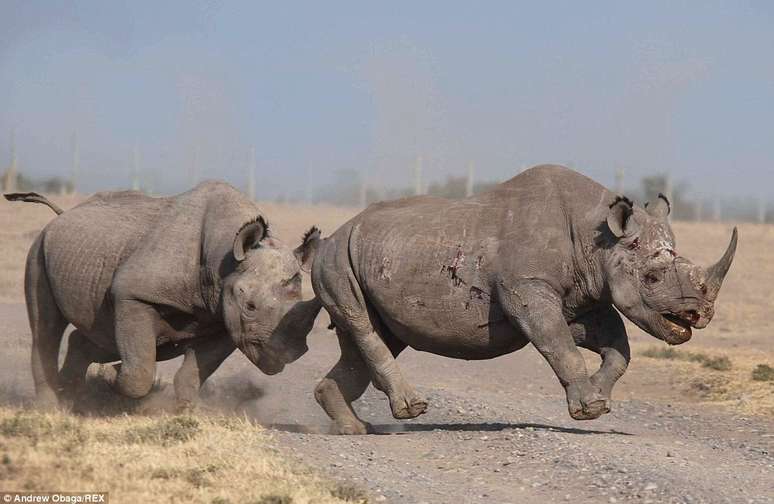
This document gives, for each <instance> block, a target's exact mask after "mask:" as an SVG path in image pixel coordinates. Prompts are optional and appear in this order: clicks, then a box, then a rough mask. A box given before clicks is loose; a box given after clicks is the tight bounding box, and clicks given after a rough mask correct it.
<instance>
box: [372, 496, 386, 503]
mask: <svg viewBox="0 0 774 504" xmlns="http://www.w3.org/2000/svg"><path fill="white" fill-rule="evenodd" d="M386 500H387V497H385V496H384V495H377V496H376V497H374V501H376V502H384V501H386Z"/></svg>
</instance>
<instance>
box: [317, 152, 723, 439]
mask: <svg viewBox="0 0 774 504" xmlns="http://www.w3.org/2000/svg"><path fill="white" fill-rule="evenodd" d="M668 213H669V204H668V202H667V201H666V198H659V199H658V200H657V201H656V202H653V203H651V204H650V205H649V206H647V208H646V209H643V208H639V207H636V206H632V205H631V203H630V202H629V201H628V200H626V199H625V198H620V197H617V196H616V195H615V194H613V193H611V192H610V191H608V190H607V189H605V188H604V187H602V186H601V185H599V184H597V183H596V182H594V181H592V180H590V179H588V178H586V177H584V176H582V175H580V174H578V173H575V172H573V171H571V170H569V169H566V168H563V167H558V166H539V167H535V168H533V169H531V170H528V171H526V172H524V173H523V174H521V175H519V176H517V177H515V178H513V179H511V180H509V181H508V182H505V183H503V184H500V185H499V186H497V187H496V188H495V189H493V190H492V191H489V192H487V193H484V194H480V195H477V196H474V197H471V198H467V199H464V200H460V201H450V200H445V199H439V198H432V197H416V198H408V199H404V200H399V201H394V202H389V203H382V204H378V205H373V206H371V207H369V208H368V209H366V210H365V211H363V212H362V213H361V214H359V215H357V216H356V217H355V218H353V219H352V220H351V221H349V222H348V223H346V224H344V225H343V226H342V227H341V228H339V229H338V230H337V231H336V232H335V233H334V234H333V235H332V236H330V237H329V238H327V239H325V240H323V242H322V243H321V244H320V245H319V248H318V251H317V256H316V259H315V261H314V264H313V266H312V285H313V287H314V290H315V292H316V294H317V296H318V297H319V299H320V301H321V302H322V304H323V306H324V307H325V309H326V310H327V311H328V313H329V314H330V316H331V319H332V321H333V323H334V325H335V327H336V329H337V333H338V338H339V343H340V346H341V359H340V360H339V362H338V363H337V364H336V365H335V366H334V368H333V369H332V370H331V371H330V372H329V373H328V375H327V376H326V377H325V378H324V379H323V380H322V381H321V382H320V384H319V385H318V386H317V388H316V390H315V396H316V398H317V400H318V402H319V403H320V405H321V406H322V407H323V408H324V409H325V411H326V412H327V413H328V415H329V416H330V417H331V418H332V419H333V420H334V425H335V429H336V430H337V431H338V432H340V433H344V434H355V433H365V432H366V429H367V426H366V425H365V424H364V423H363V422H362V421H361V420H360V419H359V418H358V417H357V416H356V414H355V412H354V411H353V410H352V407H351V403H352V401H354V400H355V399H357V398H358V397H359V396H360V395H361V394H362V393H363V391H364V390H365V388H366V387H367V385H368V383H369V381H373V383H374V385H375V386H376V387H377V388H378V389H380V390H382V391H384V392H385V393H386V394H387V395H388V397H389V400H390V406H391V409H392V413H393V416H394V417H395V418H412V417H416V416H417V415H420V414H422V413H423V412H424V411H425V409H426V407H427V402H426V401H425V400H424V399H423V398H421V397H419V396H418V395H417V394H416V392H415V391H414V389H413V388H412V387H411V386H410V385H409V384H408V383H407V382H406V381H405V380H404V378H403V376H402V374H401V371H400V369H399V368H398V366H397V365H396V363H395V357H396V356H397V355H398V354H399V353H400V352H401V351H402V350H403V349H404V348H405V347H406V346H411V347H412V348H415V349H417V350H421V351H426V352H431V353H435V354H439V355H445V356H448V357H454V358H459V359H491V358H493V357H496V356H499V355H503V354H506V353H510V352H513V351H515V350H518V349H520V348H522V347H523V346H525V345H526V344H527V343H532V344H533V345H534V346H535V347H536V348H537V349H538V350H539V351H540V353H541V354H542V355H543V356H544V357H545V359H546V360H547V361H548V363H549V364H550V365H551V367H552V368H553V370H554V372H555V373H556V375H557V377H558V378H559V381H560V382H561V384H562V385H563V386H564V388H565V391H566V394H567V403H568V408H569V413H570V415H571V416H572V418H575V419H578V420H583V419H592V418H597V417H599V416H600V415H602V414H603V413H607V412H608V411H609V408H610V395H611V391H612V388H613V385H614V384H615V382H616V380H618V378H620V377H621V376H622V375H623V373H624V371H625V370H626V367H627V365H628V362H629V358H630V353H629V344H628V339H627V335H626V331H625V329H624V324H623V321H622V319H621V317H620V315H619V314H618V312H620V313H622V314H623V315H625V316H626V317H627V318H629V319H630V320H631V321H633V322H634V323H635V324H637V325H638V326H640V327H641V328H642V329H644V330H645V331H647V332H648V333H650V334H651V335H653V336H655V337H656V338H659V339H662V340H664V341H666V342H667V343H670V344H679V343H683V342H685V341H687V340H688V339H689V338H690V337H691V326H693V327H696V328H702V327H705V326H706V325H707V324H708V323H709V321H710V319H711V318H712V316H713V314H714V301H715V299H716V297H717V294H718V291H719V289H720V285H721V283H722V281H723V278H724V276H725V274H726V273H727V271H728V267H729V266H730V264H731V261H732V259H733V255H734V251H735V249H736V230H734V236H733V239H732V243H731V245H730V246H729V247H728V250H727V252H726V254H725V256H724V257H723V259H722V260H721V261H720V262H719V263H718V264H716V265H715V266H713V267H711V268H709V269H704V268H701V267H699V266H696V265H694V264H692V263H691V262H690V261H688V260H687V259H685V258H684V257H682V256H680V255H679V254H678V253H677V252H676V246H675V240H674V236H673V234H672V230H671V228H670V226H669V223H668V219H667V215H668ZM616 309H617V310H618V311H616ZM578 346H580V347H584V348H588V349H590V350H592V351H594V352H597V353H599V354H600V355H601V357H602V364H601V367H600V369H599V371H597V372H596V373H595V374H593V375H592V376H591V377H589V375H588V373H587V370H586V365H585V363H584V360H583V357H582V356H581V354H580V352H579V351H578V348H577V347H578Z"/></svg>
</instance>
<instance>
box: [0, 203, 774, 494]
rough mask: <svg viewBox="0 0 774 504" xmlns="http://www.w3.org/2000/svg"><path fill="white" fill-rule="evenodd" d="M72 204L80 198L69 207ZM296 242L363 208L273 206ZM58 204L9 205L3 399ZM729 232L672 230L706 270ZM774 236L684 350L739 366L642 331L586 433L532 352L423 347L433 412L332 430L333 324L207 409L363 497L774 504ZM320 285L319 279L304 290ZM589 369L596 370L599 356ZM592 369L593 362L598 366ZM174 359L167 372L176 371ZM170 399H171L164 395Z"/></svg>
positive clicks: (748, 240)
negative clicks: (607, 407)
mask: <svg viewBox="0 0 774 504" xmlns="http://www.w3.org/2000/svg"><path fill="white" fill-rule="evenodd" d="M59 201H60V202H61V203H62V205H63V206H65V207H67V206H68V205H71V204H72V203H73V202H74V201H75V200H59ZM262 207H263V209H264V211H265V212H266V213H267V215H268V216H269V220H270V222H271V223H272V225H273V226H274V228H275V230H276V232H277V235H278V236H279V237H280V238H282V239H283V240H285V241H286V242H289V243H295V242H297V241H298V240H299V239H300V236H301V234H302V233H303V231H304V229H305V228H307V227H308V226H309V225H311V224H317V225H319V226H320V227H321V228H322V229H323V232H324V234H327V233H329V232H332V231H333V230H335V228H336V227H337V226H338V225H339V224H341V223H343V222H344V221H345V220H346V219H347V218H348V217H350V216H351V215H353V214H354V213H355V210H353V209H338V208H329V207H299V206H287V205H277V204H265V205H262ZM51 217H53V214H51V213H50V211H49V210H48V209H45V208H41V207H36V206H32V205H19V204H17V205H13V206H12V205H10V204H8V203H6V202H4V201H3V202H0V243H2V249H3V253H2V255H0V320H1V321H2V326H1V327H2V335H0V348H2V351H1V352H0V369H2V372H0V402H2V403H5V404H9V403H10V404H23V403H24V402H25V401H27V400H28V399H29V398H30V397H31V395H32V386H31V377H30V374H29V369H28V365H27V361H28V355H29V350H28V349H29V329H28V326H27V321H26V315H25V313H24V306H23V295H22V277H23V268H24V256H25V254H26V250H27V247H29V244H30V243H31V241H32V239H33V238H34V236H35V234H36V233H37V232H38V231H39V230H40V229H41V227H42V226H43V225H45V223H46V222H47V221H48V220H49V219H50V218H51ZM731 228H732V226H731V225H729V224H725V223H720V224H694V223H676V224H675V225H674V229H675V232H676V235H677V237H678V250H679V252H680V253H681V254H683V255H686V256H687V257H689V258H691V259H694V260H695V261H696V262H698V263H700V264H708V263H710V262H712V261H714V260H716V259H717V258H718V257H719V256H720V255H721V254H722V252H723V250H724V247H725V246H726V244H727V240H728V239H729V237H730V231H731ZM772 246H774V226H759V225H742V226H740V245H739V251H738V254H737V259H736V261H735V263H734V266H733V267H732V269H731V272H730V273H729V277H728V279H727V281H726V285H725V286H724V289H723V291H722V293H721V297H720V299H719V301H718V304H717V316H716V318H715V320H714V321H713V322H712V324H711V325H710V327H709V328H708V329H706V330H704V331H699V332H696V333H695V334H694V338H693V340H691V341H690V342H689V343H687V344H686V345H683V346H682V347H680V349H681V350H682V349H685V350H689V351H691V352H695V353H706V354H707V355H711V356H725V357H728V358H729V359H730V360H731V362H732V369H731V370H729V371H717V370H714V369H710V368H705V367H702V365H701V364H700V363H695V362H685V361H672V360H663V359H654V358H648V357H644V356H642V355H640V353H641V352H642V351H643V350H645V349H647V348H651V347H661V346H663V345H662V344H660V343H659V342H657V341H656V340H655V339H653V338H652V337H649V336H647V335H644V334H643V333H641V332H640V331H638V330H636V329H634V328H630V329H631V332H630V334H631V340H632V344H633V348H634V354H635V355H634V358H633V362H632V365H631V367H630V369H629V371H628V372H627V374H626V375H625V376H624V377H623V379H622V380H621V382H619V385H618V387H617V388H616V390H615V393H614V397H615V399H616V403H615V405H614V409H613V411H612V413H611V414H609V415H606V416H604V417H603V418H601V419H599V420H595V421H591V422H575V421H573V420H571V419H570V418H569V416H568V414H567V411H566V406H565V403H564V399H563V397H562V390H561V387H560V386H559V384H558V383H557V381H556V379H555V377H554V376H553V375H552V373H551V371H550V369H549V368H548V365H547V364H546V363H545V362H544V361H543V360H542V358H541V357H540V356H539V355H538V354H537V353H536V352H535V351H534V350H532V349H531V348H525V349H524V350H522V351H520V352H517V353H515V354H512V355H508V356H504V357H500V358H498V359H493V360H490V361H482V362H466V361H458V360H452V359H447V358H442V357H438V356H434V355H430V354H426V353H421V352H416V351H413V350H410V349H409V350H407V351H405V352H404V353H403V354H402V355H401V356H400V358H399V359H398V362H399V364H400V365H401V368H402V369H403V371H404V374H405V375H406V376H407V378H408V379H409V380H410V381H412V382H413V383H414V384H415V385H416V386H417V388H418V389H419V390H420V391H421V392H422V393H424V394H425V395H426V396H427V397H428V399H429V402H430V407H429V411H428V413H427V414H426V415H424V416H422V417H420V418H418V419H415V420H412V421H403V422H398V421H395V420H392V418H391V416H390V413H389V406H388V404H387V400H386V398H385V397H384V396H383V395H382V394H381V393H378V392H376V391H374V390H373V389H371V388H369V390H368V391H367V392H366V394H365V396H364V397H363V398H362V399H361V400H360V401H358V402H357V403H356V404H355V407H356V408H357V409H358V411H359V412H360V413H361V414H362V416H363V417H364V418H365V419H366V420H368V421H370V422H371V423H373V424H374V425H375V426H376V428H377V431H378V432H379V433H380V434H383V435H371V436H362V437H339V436H330V435H327V434H326V432H327V429H328V426H329V424H328V420H327V417H325V415H324V413H323V412H322V410H321V409H320V408H319V407H318V406H317V405H316V403H315V402H314V398H313V396H312V390H313V387H314V385H315V383H316V382H317V380H319V378H320V377H322V376H323V375H324V374H325V372H327V370H328V369H329V368H330V367H331V366H332V365H333V364H334V362H335V361H336V360H337V358H338V353H337V346H336V342H335V337H334V336H333V333H332V332H330V331H327V330H326V327H325V326H326V325H327V320H325V319H326V317H325V316H321V317H320V318H319V319H318V323H317V328H316V329H315V331H314V332H313V333H312V335H311V336H310V351H309V353H308V354H307V355H305V356H304V357H303V358H301V359H300V360H299V361H298V362H297V363H295V364H293V365H292V366H289V367H288V368H287V370H286V371H285V372H284V373H282V374H281V375H278V376H276V377H267V376H264V375H262V374H261V373H260V372H259V371H258V370H257V369H255V368H253V367H251V366H250V365H249V364H248V363H247V361H246V360H245V359H244V358H243V357H242V356H241V355H238V354H235V355H233V356H232V357H231V358H230V359H229V360H228V361H227V362H226V363H225V364H224V366H223V367H222V368H221V369H220V370H219V371H218V372H217V373H216V374H215V375H214V376H213V378H212V379H211V380H210V382H209V383H208V384H207V385H206V386H205V390H204V391H203V403H204V406H203V408H204V410H205V411H206V410H207V409H208V408H218V409H219V411H224V410H226V411H230V412H235V413H237V414H245V415H247V416H248V417H249V418H252V419H255V420H256V421H258V422H260V423H262V424H264V425H271V426H273V427H274V428H275V430H274V431H273V434H272V437H273V442H274V443H275V445H276V447H277V448H278V449H279V450H280V451H281V452H282V453H285V454H286V455H288V456H289V457H292V458H294V459H297V460H299V461H301V462H302V463H305V464H307V465H309V466H311V467H313V468H316V469H317V470H318V471H321V472H322V473H324V474H327V475H330V476H331V477H333V478H336V479H345V480H349V481H351V482H353V483H354V484H356V485H359V486H362V487H364V488H366V489H367V491H368V492H369V493H370V494H371V500H372V501H375V502H381V501H386V502H417V503H418V502H427V503H431V502H432V503H445V502H512V503H520V502H541V503H542V502H566V501H570V502H606V503H611V502H630V501H631V502H652V503H660V502H686V503H695V502H696V503H698V502H713V503H714V502H728V503H736V502H753V503H764V502H774V407H773V406H774V382H754V381H753V380H751V378H750V374H751V372H752V369H753V368H754V366H756V365H757V364H763V363H768V364H770V365H774V345H773V344H772V337H774V331H772V324H773V322H772V320H771V318H770V317H768V314H769V310H770V307H771V306H774V261H771V259H770V253H769V251H770V250H772ZM305 288H307V289H308V282H307V285H305ZM588 361H589V363H590V366H591V365H594V366H595V365H596V363H597V362H598V359H597V358H596V357H595V356H592V355H590V354H589V355H588ZM592 363H593V364H592ZM177 365H178V364H177V363H176V362H170V363H165V364H164V365H163V366H162V369H163V371H164V374H165V375H166V376H167V381H168V376H169V373H170V372H171V371H174V369H175V367H176V366H177ZM157 394H158V395H159V396H161V397H163V396H164V394H169V389H168V388H167V389H165V390H162V391H160V392H158V393H157Z"/></svg>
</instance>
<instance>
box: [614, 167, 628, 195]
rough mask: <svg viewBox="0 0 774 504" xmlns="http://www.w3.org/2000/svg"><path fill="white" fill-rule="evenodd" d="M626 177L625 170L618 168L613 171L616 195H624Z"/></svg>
mask: <svg viewBox="0 0 774 504" xmlns="http://www.w3.org/2000/svg"><path fill="white" fill-rule="evenodd" d="M625 176H626V170H624V169H623V168H619V169H617V170H616V171H615V192H617V193H618V194H623V193H624V177H625Z"/></svg>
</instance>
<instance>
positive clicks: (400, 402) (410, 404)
mask: <svg viewBox="0 0 774 504" xmlns="http://www.w3.org/2000/svg"><path fill="white" fill-rule="evenodd" d="M390 408H391V409H392V416H393V417H394V418H397V419H398V420H406V419H409V418H416V417H418V416H419V415H421V414H422V413H424V412H425V411H427V400H426V399H422V398H421V397H416V396H413V397H410V398H408V399H407V398H404V397H400V398H399V399H397V400H396V401H393V400H392V399H390Z"/></svg>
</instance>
